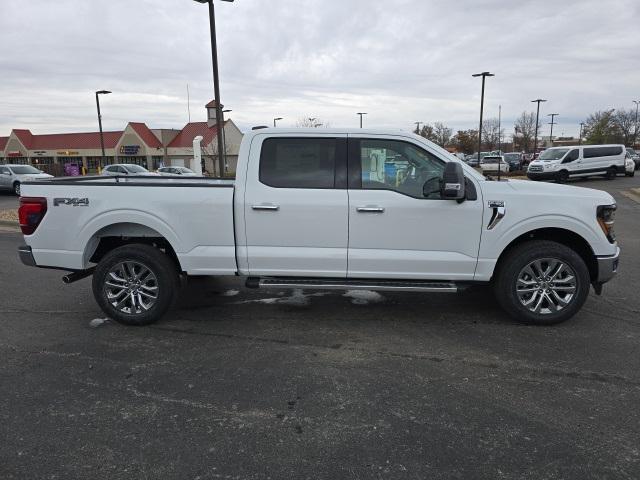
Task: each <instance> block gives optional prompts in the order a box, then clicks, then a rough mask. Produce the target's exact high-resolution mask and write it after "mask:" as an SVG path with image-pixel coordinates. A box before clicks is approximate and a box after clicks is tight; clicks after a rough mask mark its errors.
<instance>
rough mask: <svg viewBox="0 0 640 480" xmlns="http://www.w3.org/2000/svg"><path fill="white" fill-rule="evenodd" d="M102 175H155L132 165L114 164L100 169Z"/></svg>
mask: <svg viewBox="0 0 640 480" xmlns="http://www.w3.org/2000/svg"><path fill="white" fill-rule="evenodd" d="M102 175H143V176H144V175H152V176H155V175H157V173H153V172H150V171H149V170H147V169H146V168H144V167H141V166H140V165H135V164H132V163H115V164H113V165H107V166H106V167H104V168H103V169H102Z"/></svg>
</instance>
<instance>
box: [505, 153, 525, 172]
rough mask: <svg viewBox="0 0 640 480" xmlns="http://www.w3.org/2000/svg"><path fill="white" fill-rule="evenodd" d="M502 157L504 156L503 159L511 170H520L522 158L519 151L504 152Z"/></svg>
mask: <svg viewBox="0 0 640 480" xmlns="http://www.w3.org/2000/svg"><path fill="white" fill-rule="evenodd" d="M503 157H504V160H505V161H506V162H507V163H508V164H509V166H510V167H511V171H512V172H514V171H517V170H522V163H523V160H522V154H521V153H518V152H511V153H505V154H504V155H503Z"/></svg>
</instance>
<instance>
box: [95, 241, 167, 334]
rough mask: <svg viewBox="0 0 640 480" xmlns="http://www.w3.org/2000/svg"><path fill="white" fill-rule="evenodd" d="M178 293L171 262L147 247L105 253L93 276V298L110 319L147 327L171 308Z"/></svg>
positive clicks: (132, 247)
mask: <svg viewBox="0 0 640 480" xmlns="http://www.w3.org/2000/svg"><path fill="white" fill-rule="evenodd" d="M178 289H179V282H178V272H177V269H176V267H175V265H174V263H173V262H172V261H171V259H170V258H169V257H168V256H167V255H166V254H164V253H163V252H162V251H160V250H158V249H157V248H154V247H152V246H150V245H143V244H132V245H125V246H122V247H119V248H116V249H114V250H112V251H111V252H109V253H107V254H106V255H105V256H104V258H103V259H102V260H100V263H98V266H97V267H96V270H95V272H94V274H93V295H94V297H95V299H96V301H97V302H98V305H100V308H102V310H103V311H104V313H106V314H107V315H108V316H109V317H110V318H113V319H114V320H116V321H118V322H120V323H123V324H125V325H134V326H140V325H149V324H151V323H153V322H155V321H157V320H158V319H160V318H161V317H162V316H163V315H164V314H165V313H166V312H167V310H168V309H169V307H171V305H172V303H173V300H174V298H175V295H176V292H177V291H178Z"/></svg>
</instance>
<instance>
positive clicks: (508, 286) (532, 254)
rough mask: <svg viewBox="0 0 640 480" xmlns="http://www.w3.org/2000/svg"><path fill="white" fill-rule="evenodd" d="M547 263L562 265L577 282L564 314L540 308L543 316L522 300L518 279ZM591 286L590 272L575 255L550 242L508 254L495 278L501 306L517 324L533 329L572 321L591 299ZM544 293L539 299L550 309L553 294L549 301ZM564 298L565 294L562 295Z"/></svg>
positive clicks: (530, 244)
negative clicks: (527, 270) (540, 262)
mask: <svg viewBox="0 0 640 480" xmlns="http://www.w3.org/2000/svg"><path fill="white" fill-rule="evenodd" d="M546 259H552V260H556V261H559V262H561V263H563V264H565V265H566V266H568V267H569V269H570V270H571V271H573V273H574V275H573V278H574V279H575V280H574V281H572V285H575V293H574V294H573V296H572V297H571V298H570V300H569V301H568V303H567V305H566V306H564V307H562V308H561V309H560V310H557V311H553V309H552V308H548V307H546V308H540V311H539V312H534V311H532V310H530V309H529V308H528V307H527V306H525V305H524V303H523V302H522V301H521V300H520V298H519V297H518V293H519V292H518V291H517V288H518V287H517V285H518V277H519V276H520V275H521V273H522V272H523V271H524V269H525V268H526V267H527V266H528V265H530V264H531V263H532V262H534V261H536V260H543V261H544V260H546ZM543 265H544V263H543ZM567 278H569V277H567ZM545 282H546V281H545ZM558 283H560V280H558ZM590 283H591V282H590V278H589V270H588V269H587V266H586V265H585V263H584V261H583V260H582V258H581V257H580V256H579V255H578V254H577V253H576V252H575V251H573V250H572V249H570V248H569V247H566V246H564V245H562V244H560V243H556V242H552V241H548V240H531V241H528V242H526V243H523V244H521V245H519V246H517V247H515V248H514V249H513V250H511V251H510V252H508V253H507V255H506V257H505V258H503V259H501V260H500V264H499V265H498V267H497V271H496V275H494V282H493V286H494V292H495V295H496V298H497V300H498V303H499V304H500V306H501V307H502V308H503V309H504V310H505V311H506V312H507V313H508V314H509V315H510V316H511V317H513V318H514V319H515V320H517V321H519V322H522V323H527V324H532V325H554V324H557V323H561V322H564V321H565V320H568V319H570V318H571V317H573V316H574V315H575V314H576V313H577V312H578V311H579V310H580V308H582V305H584V302H585V301H586V300H587V296H588V295H589V289H590ZM547 285H548V283H545V284H544V287H539V286H538V285H536V286H532V288H534V289H536V288H545V287H547ZM551 285H553V283H552V284H551ZM563 285H566V284H563ZM541 292H543V290H538V293H537V295H538V297H537V298H540V297H543V298H545V300H544V301H543V303H542V305H541V307H545V305H548V302H547V300H546V298H551V295H552V293H553V292H551V293H550V294H549V296H548V297H545V296H544V295H545V294H544V293H541ZM561 294H563V293H562V292H561ZM533 295H536V293H532V297H533ZM565 298H566V297H565ZM545 309H546V310H552V311H550V312H543V311H542V310H545ZM536 310H537V309H536Z"/></svg>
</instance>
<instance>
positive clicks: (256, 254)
mask: <svg viewBox="0 0 640 480" xmlns="http://www.w3.org/2000/svg"><path fill="white" fill-rule="evenodd" d="M346 150H347V139H346V135H343V136H339V135H322V134H319V135H318V137H317V138H308V137H296V136H295V135H290V136H281V137H278V136H276V137H273V136H270V137H266V136H260V135H258V136H256V137H255V138H254V141H253V143H252V145H251V151H250V153H249V165H248V170H247V176H246V178H247V179H246V188H245V198H244V217H245V218H244V219H245V231H246V245H247V250H246V251H247V263H248V270H249V272H250V275H256V276H304V277H343V278H344V277H345V276H346V274H347V243H348V237H347V235H348V216H349V213H348V204H349V201H348V196H347V190H346V186H347V185H346V163H347V152H346Z"/></svg>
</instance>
